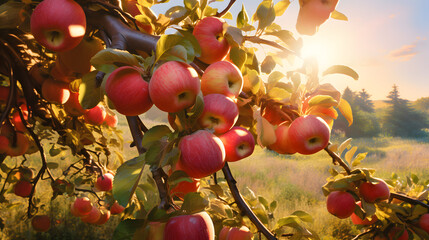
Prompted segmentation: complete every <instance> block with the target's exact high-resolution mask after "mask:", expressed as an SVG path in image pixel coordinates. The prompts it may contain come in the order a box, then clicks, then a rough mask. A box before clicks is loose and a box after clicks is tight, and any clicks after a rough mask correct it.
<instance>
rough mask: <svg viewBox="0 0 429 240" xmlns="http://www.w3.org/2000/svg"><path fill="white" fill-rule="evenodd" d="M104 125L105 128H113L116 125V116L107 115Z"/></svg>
mask: <svg viewBox="0 0 429 240" xmlns="http://www.w3.org/2000/svg"><path fill="white" fill-rule="evenodd" d="M104 123H106V125H107V126H109V127H113V128H114V127H116V126H117V125H118V116H116V114H109V113H107V114H106V118H105V119H104Z"/></svg>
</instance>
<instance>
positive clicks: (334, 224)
mask: <svg viewBox="0 0 429 240" xmlns="http://www.w3.org/2000/svg"><path fill="white" fill-rule="evenodd" d="M145 123H147V125H148V126H149V127H150V126H152V125H155V124H157V122H156V121H155V122H152V121H145ZM120 128H121V129H123V130H124V132H127V129H126V121H125V119H121V121H120ZM342 140H344V139H338V140H336V139H335V138H334V139H333V142H334V143H340V142H341V141H342ZM124 141H125V145H126V146H124V148H125V158H126V159H130V158H132V157H134V156H136V154H137V152H136V150H134V149H130V147H129V143H130V142H131V136H130V135H129V134H125V135H124ZM352 145H354V146H358V147H359V150H358V151H360V152H368V153H369V154H368V156H367V158H366V159H365V160H364V161H363V162H362V166H363V167H368V168H374V169H377V171H376V173H375V175H376V176H377V177H381V178H389V177H390V176H391V175H392V173H397V174H398V175H399V176H401V177H405V176H407V175H409V174H410V173H415V174H416V175H417V176H418V177H419V178H422V179H427V178H428V176H429V168H428V167H429V148H428V147H429V143H428V141H427V139H426V140H425V141H424V140H408V139H399V138H373V139H355V140H353V141H352ZM65 163H66V162H65ZM230 167H231V169H232V172H233V174H234V176H235V178H236V180H237V182H238V186H239V188H240V189H242V190H244V189H245V188H247V187H248V188H250V189H252V190H253V191H254V192H255V194H256V195H262V196H264V197H265V198H266V199H267V200H268V201H272V200H277V201H278V208H277V210H276V211H275V213H274V214H275V217H277V218H280V217H283V216H287V215H290V214H291V213H293V212H294V211H296V210H303V211H306V212H308V213H310V214H311V215H312V216H313V217H314V223H312V224H309V225H308V227H309V228H311V229H313V230H315V231H316V232H317V233H319V234H320V236H321V237H322V239H328V240H329V239H351V236H352V235H353V234H356V233H357V232H358V230H357V229H356V228H355V227H353V226H352V224H351V221H350V220H349V219H346V220H339V219H337V218H335V217H333V216H331V215H330V214H329V213H328V212H327V210H326V206H325V197H324V196H323V194H322V191H321V186H322V185H323V184H325V182H326V178H327V177H328V176H329V172H328V170H329V168H330V167H332V160H331V159H330V158H329V156H328V154H327V153H325V152H320V153H317V154H315V155H312V156H304V155H298V154H296V155H293V156H282V155H278V154H276V153H274V152H271V151H267V150H264V149H261V148H259V147H257V148H256V149H255V153H254V154H253V155H252V156H251V157H249V158H247V159H244V160H242V161H239V162H235V163H231V164H230ZM44 187H46V188H49V186H48V185H46V184H45V185H42V186H40V188H44ZM45 195H46V194H45ZM43 197H44V198H46V196H41V198H42V199H43ZM7 198H8V199H10V200H11V202H15V203H17V204H15V205H13V206H12V207H11V208H10V209H6V208H5V207H4V206H3V207H2V208H1V212H0V217H1V218H2V219H4V220H5V222H4V223H5V225H6V227H5V229H4V230H3V231H2V232H1V233H0V239H109V238H110V236H111V235H112V233H113V230H114V228H115V226H116V224H117V223H118V222H119V218H118V217H114V218H112V220H110V221H109V223H108V224H107V225H105V226H92V225H87V224H85V223H82V222H81V221H80V220H78V219H77V218H74V217H72V216H71V215H70V213H69V208H68V206H69V204H68V199H67V198H62V197H60V198H58V199H56V200H55V201H53V202H52V203H51V205H49V206H45V208H46V209H50V210H51V211H50V212H51V216H52V217H53V219H55V223H54V225H55V227H53V228H52V229H51V230H50V232H49V233H44V234H35V233H34V232H33V231H32V230H31V228H30V224H29V221H24V220H25V219H26V217H25V211H26V207H27V203H24V201H22V199H19V198H18V197H14V196H13V194H8V195H7ZM45 200H46V199H45ZM22 204H25V205H22Z"/></svg>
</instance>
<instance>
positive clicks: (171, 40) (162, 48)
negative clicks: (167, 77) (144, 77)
mask: <svg viewBox="0 0 429 240" xmlns="http://www.w3.org/2000/svg"><path fill="white" fill-rule="evenodd" d="M182 40H183V37H182V36H179V35H162V36H161V37H160V38H159V40H158V42H157V43H156V60H155V61H156V62H157V61H158V60H159V59H160V58H161V57H162V56H163V55H164V54H165V53H167V52H168V51H169V50H170V49H171V48H173V47H174V46H177V45H179V44H180V42H181V41H182Z"/></svg>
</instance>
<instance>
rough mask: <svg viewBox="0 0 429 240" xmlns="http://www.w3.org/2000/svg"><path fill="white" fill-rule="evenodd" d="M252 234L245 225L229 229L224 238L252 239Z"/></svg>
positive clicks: (233, 239)
mask: <svg viewBox="0 0 429 240" xmlns="http://www.w3.org/2000/svg"><path fill="white" fill-rule="evenodd" d="M252 237H253V234H252V233H251V232H250V230H249V228H248V227H246V226H241V227H240V228H237V227H233V228H231V230H229V232H228V235H227V236H226V240H252Z"/></svg>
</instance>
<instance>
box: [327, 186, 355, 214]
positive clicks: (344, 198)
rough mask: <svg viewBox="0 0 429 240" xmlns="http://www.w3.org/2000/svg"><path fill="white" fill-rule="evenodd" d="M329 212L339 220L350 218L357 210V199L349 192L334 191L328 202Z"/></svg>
mask: <svg viewBox="0 0 429 240" xmlns="http://www.w3.org/2000/svg"><path fill="white" fill-rule="evenodd" d="M326 207H327V209H328V212H329V213H331V214H332V215H334V216H336V217H338V218H348V217H350V216H351V215H352V214H353V212H354V211H355V208H356V203H355V199H354V198H353V196H352V195H351V194H350V193H348V192H343V191H334V192H331V193H330V194H329V195H328V198H327V200H326Z"/></svg>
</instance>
